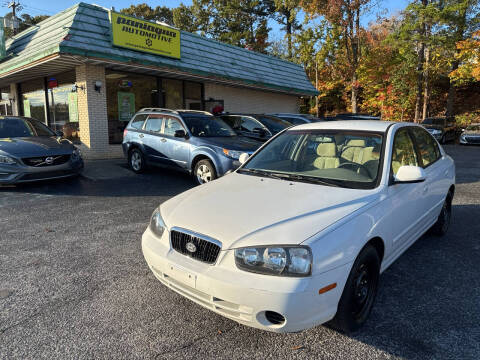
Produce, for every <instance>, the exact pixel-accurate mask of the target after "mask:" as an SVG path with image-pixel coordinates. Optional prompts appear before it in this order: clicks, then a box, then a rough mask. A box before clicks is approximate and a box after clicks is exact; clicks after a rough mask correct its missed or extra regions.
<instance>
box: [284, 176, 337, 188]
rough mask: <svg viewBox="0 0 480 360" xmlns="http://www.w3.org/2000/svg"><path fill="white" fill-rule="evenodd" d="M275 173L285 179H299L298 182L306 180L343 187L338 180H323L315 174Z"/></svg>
mask: <svg viewBox="0 0 480 360" xmlns="http://www.w3.org/2000/svg"><path fill="white" fill-rule="evenodd" d="M275 175H276V176H277V177H279V178H282V179H285V180H292V181H299V182H308V183H313V184H322V185H328V186H336V187H343V185H342V184H341V182H340V181H335V180H333V181H330V179H329V180H328V181H327V180H323V179H320V178H318V177H315V176H307V175H298V174H285V173H275Z"/></svg>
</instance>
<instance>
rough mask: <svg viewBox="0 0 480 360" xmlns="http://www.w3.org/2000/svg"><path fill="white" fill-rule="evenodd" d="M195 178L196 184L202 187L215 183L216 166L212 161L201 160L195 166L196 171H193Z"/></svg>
mask: <svg viewBox="0 0 480 360" xmlns="http://www.w3.org/2000/svg"><path fill="white" fill-rule="evenodd" d="M193 177H194V178H195V182H196V183H197V184H200V185H201V184H205V183H207V182H210V181H213V180H215V179H216V178H217V172H216V171H215V166H214V165H213V164H212V162H211V161H210V160H207V159H203V160H200V161H199V162H197V163H196V164H195V169H194V170H193Z"/></svg>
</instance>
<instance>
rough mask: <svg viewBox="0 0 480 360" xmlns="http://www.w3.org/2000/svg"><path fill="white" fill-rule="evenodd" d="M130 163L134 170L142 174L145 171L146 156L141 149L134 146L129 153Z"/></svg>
mask: <svg viewBox="0 0 480 360" xmlns="http://www.w3.org/2000/svg"><path fill="white" fill-rule="evenodd" d="M128 165H129V166H130V169H132V171H133V172H135V173H137V174H140V173H142V172H144V171H145V168H146V163H145V156H143V153H142V151H141V150H140V149H137V148H134V149H132V150H130V151H129V153H128Z"/></svg>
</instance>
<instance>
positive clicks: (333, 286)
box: [318, 283, 337, 295]
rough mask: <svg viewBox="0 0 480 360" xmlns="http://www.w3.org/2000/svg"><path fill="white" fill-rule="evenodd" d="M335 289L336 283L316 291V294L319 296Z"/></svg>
mask: <svg viewBox="0 0 480 360" xmlns="http://www.w3.org/2000/svg"><path fill="white" fill-rule="evenodd" d="M336 287H337V283H333V284H330V285H327V286H325V287H323V288H321V289H320V290H318V294H319V295H321V294H325V293H326V292H327V291H330V290H332V289H335V288H336Z"/></svg>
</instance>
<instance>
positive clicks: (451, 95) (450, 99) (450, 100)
mask: <svg viewBox="0 0 480 360" xmlns="http://www.w3.org/2000/svg"><path fill="white" fill-rule="evenodd" d="M457 68H458V61H454V62H453V64H452V69H451V71H455V70H457ZM455 93H456V91H455V85H454V84H453V81H452V80H451V79H449V80H448V95H447V109H446V111H445V116H446V117H451V116H454V115H455V109H454V105H455Z"/></svg>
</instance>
